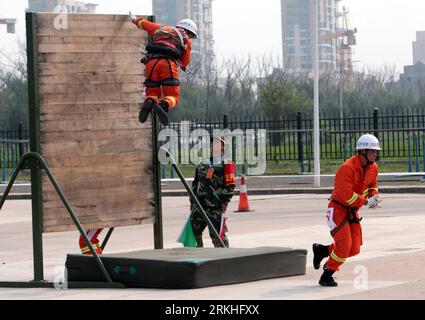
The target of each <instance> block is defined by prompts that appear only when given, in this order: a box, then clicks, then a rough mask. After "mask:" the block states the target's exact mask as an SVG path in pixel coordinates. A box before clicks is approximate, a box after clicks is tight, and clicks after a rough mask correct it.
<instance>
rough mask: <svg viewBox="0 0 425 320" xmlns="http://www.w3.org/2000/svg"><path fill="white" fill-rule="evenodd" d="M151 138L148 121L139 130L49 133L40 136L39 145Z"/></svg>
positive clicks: (111, 129)
mask: <svg viewBox="0 0 425 320" xmlns="http://www.w3.org/2000/svg"><path fill="white" fill-rule="evenodd" d="M148 122H149V123H148ZM144 136H146V137H151V136H152V135H151V125H150V121H149V120H148V121H147V122H146V123H144V124H141V127H140V128H134V129H129V130H115V129H113V128H110V129H105V130H98V131H88V130H82V131H74V132H72V133H70V132H49V133H48V134H43V135H41V139H40V140H41V143H42V144H45V143H53V142H55V143H58V142H74V141H98V140H111V139H115V138H117V137H123V138H125V137H127V138H131V137H140V138H141V137H144Z"/></svg>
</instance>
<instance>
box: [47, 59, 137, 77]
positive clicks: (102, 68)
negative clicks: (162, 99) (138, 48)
mask: <svg viewBox="0 0 425 320" xmlns="http://www.w3.org/2000/svg"><path fill="white" fill-rule="evenodd" d="M39 68H40V69H39V74H40V77H44V76H61V75H64V74H65V75H68V74H78V75H88V76H89V75H90V74H91V75H96V74H97V75H99V76H100V77H102V76H104V75H107V74H110V75H142V76H144V75H145V71H144V67H143V65H142V64H141V63H139V62H138V61H134V62H133V63H126V64H115V65H103V64H99V65H96V64H84V63H78V64H77V63H76V64H56V65H52V64H43V63H40V64H39Z"/></svg>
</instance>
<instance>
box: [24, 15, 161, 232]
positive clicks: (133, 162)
mask: <svg viewBox="0 0 425 320" xmlns="http://www.w3.org/2000/svg"><path fill="white" fill-rule="evenodd" d="M146 18H150V17H146ZM64 19H66V21H65V20H64ZM32 20H33V21H32V26H31V27H32V32H33V33H34V35H33V39H34V42H35V43H34V54H35V74H36V77H35V78H36V88H35V91H36V94H37V95H38V101H36V103H35V105H36V106H37V108H38V110H36V112H34V113H33V114H36V117H35V118H36V119H30V121H35V122H37V123H36V125H35V127H38V130H37V132H36V133H32V134H31V139H37V144H38V148H39V152H40V153H41V155H42V156H43V157H44V158H45V160H46V162H47V164H48V165H49V167H50V169H51V170H52V172H53V175H54V177H55V178H56V179H57V181H58V183H59V185H60V187H61V189H62V190H63V192H64V194H65V196H66V197H67V199H68V200H69V203H70V205H71V207H72V209H73V210H74V212H75V213H76V215H77V217H78V219H79V220H80V222H81V224H82V225H83V227H84V228H86V229H87V228H107V227H120V226H131V225H138V224H143V223H152V222H154V220H155V218H154V217H155V208H154V206H155V179H154V174H153V171H154V168H153V167H154V163H153V130H152V121H151V119H150V118H149V119H148V121H147V122H146V123H145V124H143V125H142V124H141V123H140V122H139V121H138V113H139V103H141V102H142V101H143V100H144V97H143V93H142V92H143V82H144V76H145V75H144V73H145V70H144V65H142V64H141V63H140V59H141V53H140V51H139V44H146V42H147V41H148V38H147V33H146V32H144V31H142V30H140V29H138V28H137V27H136V26H134V25H133V24H132V23H131V22H130V21H129V19H128V16H126V15H101V14H98V15H92V14H68V15H66V16H64V17H60V16H59V14H57V13H37V14H32ZM64 26H65V27H66V28H64ZM27 28H28V26H27ZM41 187H42V211H43V232H61V231H71V230H72V231H75V230H77V229H76V227H75V225H74V224H73V222H72V220H71V218H70V217H69V215H68V213H67V211H66V210H65V208H64V205H63V203H62V202H61V200H60V198H59V197H58V195H57V194H56V192H55V190H54V188H53V186H52V184H51V183H50V181H49V180H48V177H47V176H46V175H45V174H43V176H42V183H41Z"/></svg>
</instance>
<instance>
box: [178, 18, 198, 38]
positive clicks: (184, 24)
mask: <svg viewBox="0 0 425 320" xmlns="http://www.w3.org/2000/svg"><path fill="white" fill-rule="evenodd" d="M177 27H180V28H183V29H185V30H187V31H190V32H192V33H193V34H194V35H195V39H196V38H197V37H198V27H197V26H196V23H195V22H193V21H192V20H190V19H183V20H182V21H180V22H179V23H178V24H177Z"/></svg>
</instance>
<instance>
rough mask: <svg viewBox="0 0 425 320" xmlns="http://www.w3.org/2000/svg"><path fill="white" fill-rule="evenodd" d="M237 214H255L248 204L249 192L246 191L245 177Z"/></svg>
mask: <svg viewBox="0 0 425 320" xmlns="http://www.w3.org/2000/svg"><path fill="white" fill-rule="evenodd" d="M235 212H254V210H251V209H250V207H249V203H248V192H247V191H246V183H245V176H242V178H241V189H240V191H239V207H238V211H235Z"/></svg>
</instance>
